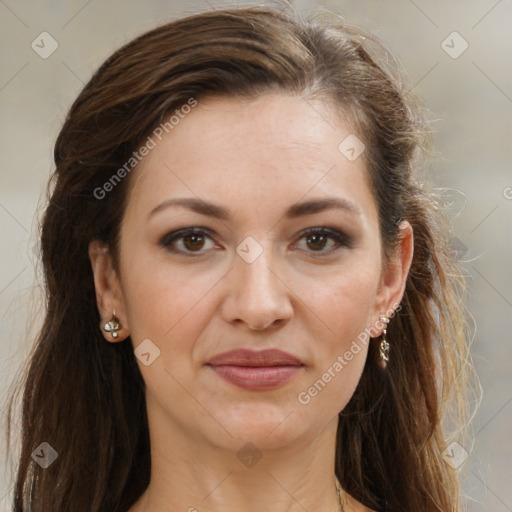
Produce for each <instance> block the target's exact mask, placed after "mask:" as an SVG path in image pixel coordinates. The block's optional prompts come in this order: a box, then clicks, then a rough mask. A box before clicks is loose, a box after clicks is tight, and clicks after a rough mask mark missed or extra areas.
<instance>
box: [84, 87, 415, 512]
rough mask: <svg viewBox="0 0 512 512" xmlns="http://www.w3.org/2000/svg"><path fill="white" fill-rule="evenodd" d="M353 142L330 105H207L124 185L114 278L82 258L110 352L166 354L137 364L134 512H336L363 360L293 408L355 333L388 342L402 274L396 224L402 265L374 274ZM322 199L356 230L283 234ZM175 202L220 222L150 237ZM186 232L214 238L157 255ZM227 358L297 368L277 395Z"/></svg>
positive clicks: (97, 254)
mask: <svg viewBox="0 0 512 512" xmlns="http://www.w3.org/2000/svg"><path fill="white" fill-rule="evenodd" d="M313 107H314V108H313ZM351 133H353V130H352V129H351V127H350V125H349V124H348V123H347V121H346V120H344V119H342V118H341V117H340V116H339V114H335V113H334V111H333V110H332V109H330V108H329V107H328V106H327V104H324V103H322V102H319V101H315V102H312V101H310V100H308V101H305V100H304V99H303V98H301V97H298V96H289V95H286V94H284V93H283V94H276V93H272V94H270V93H269V94H265V95H262V96H260V97H258V98H257V99H253V100H244V101H234V100H232V99H211V100H207V101H200V102H199V104H198V105H197V106H196V107H195V108H194V109H193V110H192V111H191V113H189V114H188V115H187V116H186V117H185V118H184V119H183V120H181V121H180V123H179V125H177V126H176V127H175V128H174V129H173V131H172V132H170V133H169V134H168V135H166V136H165V137H164V139H163V140H162V141H161V142H159V143H158V145H157V146H156V147H155V148H154V149H152V150H151V151H150V153H149V155H148V156H146V157H145V159H144V161H143V162H142V163H141V165H140V167H139V168H138V169H137V170H136V171H133V172H134V173H135V174H134V175H133V176H132V179H133V182H132V183H131V190H130V195H129V200H128V204H127V209H126V212H125V214H124V218H123V222H122V226H121V241H120V261H121V263H120V272H119V275H118V274H117V273H116V272H115V270H114V269H113V267H112V264H111V260H110V257H109V254H108V251H107V250H106V248H105V247H102V245H101V244H100V243H99V242H96V241H95V242H92V243H91V244H90V248H89V256H90V260H91V264H92V268H93V271H94V280H95V286H96V293H97V302H98V308H99V311H100V314H101V317H102V325H103V324H104V323H105V322H107V321H108V320H110V318H111V316H112V311H113V310H114V309H115V311H116V314H117V316H118V318H119V320H120V322H121V324H122V329H121V330H120V331H119V338H118V339H117V340H114V339H113V338H112V337H111V336H110V335H109V334H108V333H105V332H104V336H105V338H106V340H107V341H109V342H119V341H122V340H124V339H125V338H126V337H127V336H128V335H129V336H130V337H131V341H132V343H133V347H134V348H136V347H138V346H139V344H140V343H142V341H143V340H146V339H149V340H151V343H153V344H154V345H155V346H157V347H158V348H159V350H160V355H159V357H157V358H156V359H155V360H154V361H153V362H152V363H151V364H150V365H148V366H146V365H144V364H143V363H142V362H141V361H140V360H139V359H137V363H138V365H139V368H140V371H141V372H142V376H143V378H144V381H145V383H146V398H147V408H148V417H149V429H150V438H151V459H152V477H151V483H150V485H149V488H148V490H147V491H146V492H145V493H144V494H143V496H142V497H141V498H140V500H139V501H138V502H137V503H136V504H135V505H134V506H133V507H132V508H131V509H130V512H141V511H144V510H147V511H149V510H151V511H153V512H159V511H162V512H163V511H164V510H180V511H181V510H183V511H187V510H188V511H194V510H198V511H199V510H200V511H210V512H217V511H223V512H230V511H240V510H245V511H248V512H256V511H258V512H260V511H261V510H268V511H273V512H285V511H286V512H292V511H293V512H295V511H303V510H319V511H336V510H338V498H337V495H336V491H335V475H334V471H333V468H334V450H335V435H336V426H337V421H338V413H339V411H341V410H342V409H343V408H344V407H345V405H346V404H347V402H348V401H349V399H350V397H351V396H352V394H353V392H354V390H355V388H356V386H357V383H358V381H359V379H360V377H361V373H362V370H363V367H364V364H365V360H366V355H367V345H365V344H360V346H361V350H360V351H359V352H358V353H357V354H356V355H354V357H353V359H351V360H350V361H349V362H347V364H346V365H345V366H344V367H343V370H342V371H340V372H338V373H335V377H334V378H332V379H331V381H330V382H329V383H328V384H327V385H326V386H325V387H324V388H323V389H322V390H321V391H320V392H319V393H318V394H317V395H316V396H314V397H312V398H311V400H310V401H309V403H307V404H301V403H300V402H299V400H298V398H297V397H298V395H299V393H301V392H304V391H307V390H308V388H310V387H311V386H312V384H313V383H314V382H315V381H317V380H318V379H319V378H321V377H322V375H323V374H324V373H325V372H326V371H327V369H328V368H330V367H331V368H332V366H333V363H334V362H335V361H337V358H338V356H340V355H341V356H342V355H343V354H345V352H346V351H347V350H349V349H350V347H351V344H352V342H353V341H354V340H357V336H358V335H359V334H360V333H361V332H364V330H365V328H370V327H372V326H375V325H380V327H382V324H379V319H380V317H381V316H382V314H385V313H386V312H388V315H389V314H390V313H391V312H392V311H393V310H394V309H395V308H396V306H397V305H398V304H399V302H400V300H401V298H402V295H403V292H404V287H405V280H406V276H407V273H408V270H409V267H410V263H411V258H412V229H411V227H410V225H409V224H408V223H407V222H406V221H404V222H402V224H401V225H400V229H401V243H400V245H399V248H398V250H397V252H396V254H395V255H394V256H393V258H392V259H391V260H390V261H388V262H387V264H386V265H383V263H382V261H383V260H382V249H381V238H380V234H379V225H378V216H377V205H376V203H375V199H374V197H373V196H372V193H371V191H370V188H369V186H368V177H367V174H366V173H367V171H366V169H365V161H364V155H362V156H361V157H359V158H357V159H356V160H354V161H349V160H348V159H347V158H345V156H344V155H343V154H342V153H341V152H340V151H339V150H338V145H339V144H340V142H341V141H343V140H344V139H345V137H347V135H349V134H351ZM327 196H330V197H332V196H334V197H337V198H344V199H345V200H347V201H350V202H351V203H352V204H353V205H355V207H356V208H357V210H358V213H354V212H352V211H349V210H347V209H328V210H324V211H321V212H318V213H314V214H309V215H306V216H303V217H298V218H294V219H286V218H285V217H284V211H285V210H286V209H287V208H288V207H289V206H291V205H293V204H295V203H297V202H304V201H307V200H311V199H313V198H315V199H316V198H325V197H327ZM178 197H180V198H181V197H191V198H196V199H197V198H200V199H201V200H203V201H208V202H212V203H215V204H218V205H220V206H223V207H225V208H227V209H229V211H230V212H231V217H230V218H229V219H228V220H219V219H215V218H212V217H209V216H205V215H202V214H199V213H196V212H193V211H191V210H189V209H186V208H183V207H175V206H173V207H169V208H165V209H161V210H160V211H159V212H157V213H155V214H154V215H153V216H152V217H151V218H150V219H149V220H148V215H149V213H150V212H151V210H152V209H153V208H155V207H156V206H157V205H159V204H161V203H162V202H163V201H166V200H168V199H171V198H178ZM192 226H197V227H204V228H208V230H209V232H208V233H206V235H205V236H204V238H203V239H200V240H199V242H198V241H197V240H196V241H195V242H194V241H193V240H191V239H190V237H189V238H185V239H183V238H181V239H179V240H176V241H175V242H174V244H173V246H174V247H175V249H176V250H178V251H181V253H179V252H171V251H170V250H169V248H165V247H163V246H162V245H161V244H160V241H161V240H162V239H163V238H164V236H165V235H167V234H168V233H170V232H172V231H176V230H178V229H182V228H185V227H192ZM319 226H320V227H321V226H329V227H331V228H332V229H336V230H338V231H340V232H342V233H344V234H345V235H348V236H349V237H350V238H351V240H352V241H351V243H350V244H349V246H343V245H341V246H339V245H338V243H337V242H336V241H335V240H334V239H331V238H327V239H321V240H320V241H318V240H317V241H315V240H312V239H311V238H308V236H307V235H304V234H303V231H304V230H306V229H309V228H312V227H319ZM248 236H251V237H253V238H254V239H255V240H256V241H257V242H258V244H259V245H260V247H261V249H262V251H263V252H262V253H261V255H260V256H259V257H258V258H257V259H255V260H254V261H253V262H252V263H248V262H247V261H245V260H244V259H243V258H242V257H240V256H239V254H237V252H236V249H237V246H238V245H239V244H240V243H241V242H242V241H243V240H244V239H245V238H246V237H248ZM194 251H196V252H194ZM198 253H199V256H194V255H197V254H198ZM191 254H192V255H191ZM391 321H392V320H391ZM377 342H378V340H374V341H372V340H370V343H377ZM390 343H391V346H392V340H390ZM235 348H252V349H255V350H260V349H265V348H279V349H281V350H284V351H287V352H289V353H291V354H293V355H295V356H296V357H299V358H300V359H301V360H302V362H303V363H304V367H303V368H302V369H301V371H300V372H299V373H298V374H297V375H296V376H295V377H294V378H293V379H292V380H291V381H289V382H287V383H286V384H285V385H283V386H281V387H279V388H277V389H273V390H267V391H261V390H260V391H254V390H245V389H241V388H238V387H236V386H234V385H232V384H230V383H228V382H226V381H224V380H222V379H221V378H220V377H219V376H218V375H217V374H216V373H215V372H213V371H212V370H211V368H209V367H208V366H206V363H207V362H208V360H209V359H211V358H212V357H213V356H214V355H217V354H220V353H222V352H225V351H228V350H232V349H235ZM249 442H250V443H252V445H250V446H251V447H252V448H246V449H247V450H249V451H250V450H252V453H253V454H258V455H261V458H260V459H259V461H258V462H257V463H256V464H254V465H253V466H252V467H247V466H246V465H245V464H243V463H242V461H241V460H240V458H239V457H238V456H237V453H238V452H239V450H240V449H241V448H242V447H244V446H245V445H246V444H247V443H249ZM254 447H255V448H254ZM343 499H344V501H345V510H347V511H349V510H351V511H363V510H369V509H367V508H366V507H364V506H363V505H361V504H360V503H358V502H357V501H356V500H355V499H354V498H352V497H351V496H349V495H348V494H346V493H344V494H343Z"/></svg>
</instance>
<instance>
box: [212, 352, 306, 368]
mask: <svg viewBox="0 0 512 512" xmlns="http://www.w3.org/2000/svg"><path fill="white" fill-rule="evenodd" d="M208 364H209V365H211V366H223V365H229V366H254V367H261V366H303V363H302V361H301V360H300V359H298V358H297V357H295V356H292V355H291V354H288V353H287V352H283V351H282V350H277V349H267V350H249V349H238V350H230V351H229V352H224V353H222V354H219V355H216V356H214V357H213V358H212V359H210V361H208Z"/></svg>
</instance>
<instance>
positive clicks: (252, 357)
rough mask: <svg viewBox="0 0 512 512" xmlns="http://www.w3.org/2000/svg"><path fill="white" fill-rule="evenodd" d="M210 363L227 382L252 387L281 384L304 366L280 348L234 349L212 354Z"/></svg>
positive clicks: (263, 387)
mask: <svg viewBox="0 0 512 512" xmlns="http://www.w3.org/2000/svg"><path fill="white" fill-rule="evenodd" d="M207 364H208V366H210V367H211V368H212V370H214V371H215V372H216V373H217V375H218V376H219V377H221V378H223V379H224V380H226V381H227V382H230V383H231V384H234V385H235V386H238V387H240V388H243V389H250V390H265V389H273V388H277V387H279V386H282V385H283V384H285V383H286V382H288V381H289V380H291V379H292V378H293V377H294V376H295V375H297V373H298V372H300V371H301V368H303V366H304V364H303V363H302V361H301V360H300V359H298V358H297V357H295V356H292V355H291V354H288V353H287V352H283V351H281V350H277V349H268V350H261V351H254V350H248V349H240V350H231V351H229V352H225V353H223V354H219V355H217V356H215V357H213V358H212V359H211V360H210V361H209V362H208V363H207Z"/></svg>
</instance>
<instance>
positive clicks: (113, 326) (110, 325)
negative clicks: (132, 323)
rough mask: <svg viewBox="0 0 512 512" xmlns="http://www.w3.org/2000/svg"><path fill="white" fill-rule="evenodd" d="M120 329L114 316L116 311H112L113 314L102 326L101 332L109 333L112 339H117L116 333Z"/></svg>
mask: <svg viewBox="0 0 512 512" xmlns="http://www.w3.org/2000/svg"><path fill="white" fill-rule="evenodd" d="M119 329H121V324H120V322H119V318H117V316H116V310H115V309H114V314H113V315H112V318H111V319H110V320H109V321H108V322H107V323H106V324H105V325H104V326H103V330H104V331H106V332H109V333H110V335H111V336H112V338H114V339H115V338H117V336H118V334H117V331H119Z"/></svg>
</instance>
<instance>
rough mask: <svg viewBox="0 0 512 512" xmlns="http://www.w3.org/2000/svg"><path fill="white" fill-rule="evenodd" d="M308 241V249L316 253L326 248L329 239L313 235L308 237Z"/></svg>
mask: <svg viewBox="0 0 512 512" xmlns="http://www.w3.org/2000/svg"><path fill="white" fill-rule="evenodd" d="M306 240H307V243H308V247H310V248H311V249H313V250H314V251H321V250H323V249H324V248H325V246H326V244H327V240H328V237H326V236H325V235H317V234H312V235H308V236H307V237H306Z"/></svg>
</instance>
